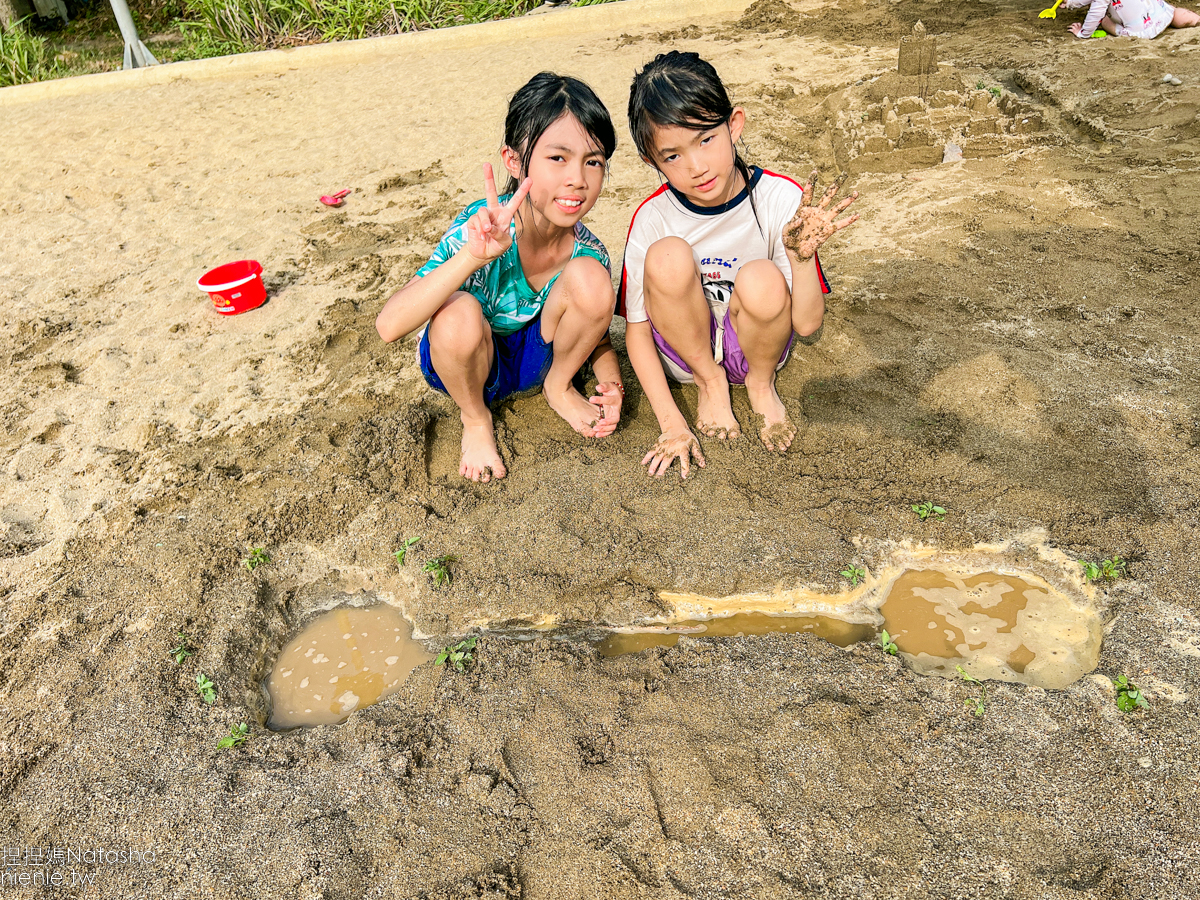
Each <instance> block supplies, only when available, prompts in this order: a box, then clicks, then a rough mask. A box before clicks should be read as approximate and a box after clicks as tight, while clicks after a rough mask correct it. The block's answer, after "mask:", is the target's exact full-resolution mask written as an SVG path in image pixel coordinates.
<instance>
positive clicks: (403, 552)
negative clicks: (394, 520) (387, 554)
mask: <svg viewBox="0 0 1200 900" xmlns="http://www.w3.org/2000/svg"><path fill="white" fill-rule="evenodd" d="M420 540H421V538H420V537H419V536H418V537H415V538H405V539H404V546H403V547H401V548H400V549H399V550H397V551H395V552H394V553H393V554H392V555H393V556H395V557H396V562H397V563H398V564H399V565H404V560H405V559H406V558H407V557H408V551H409V550H411V549H412V548H413V547H415V546H416V545H417V544H418V543H419V542H420Z"/></svg>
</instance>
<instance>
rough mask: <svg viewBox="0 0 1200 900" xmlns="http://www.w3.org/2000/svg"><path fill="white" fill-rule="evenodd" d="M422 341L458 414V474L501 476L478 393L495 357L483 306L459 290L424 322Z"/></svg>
mask: <svg viewBox="0 0 1200 900" xmlns="http://www.w3.org/2000/svg"><path fill="white" fill-rule="evenodd" d="M425 340H427V341H428V342H429V359H430V362H431V363H432V364H433V369H434V371H435V372H436V373H437V376H438V378H440V379H441V382H442V384H443V385H444V386H445V388H446V393H447V394H449V395H450V397H451V399H452V400H454V402H455V403H457V404H458V408H459V411H460V414H461V416H462V423H463V437H462V462H461V463H460V465H459V469H458V471H459V474H460V475H462V476H463V477H465V478H470V479H471V480H472V481H490V480H491V477H492V475H495V476H496V477H497V478H503V477H504V476H505V474H506V470H505V468H504V461H503V460H502V459H501V458H500V452H499V451H498V450H497V449H496V435H495V433H494V431H493V427H492V411H491V410H490V409H488V405H487V403H486V401H485V400H484V396H483V389H484V385H485V384H486V382H487V378H488V374H489V373H490V371H491V367H492V359H493V357H494V355H495V348H494V347H493V346H492V328H491V325H489V324H488V321H487V319H486V318H485V317H484V315H483V307H481V306H480V305H479V301H478V300H476V299H475V298H474V297H473V296H471V295H470V294H468V293H466V292H465V291H456V292H455V293H453V294H451V295H450V299H449V300H447V301H446V302H445V303H444V304H443V305H442V308H441V309H439V310H438V311H437V312H436V313H434V314H433V318H432V319H430V320H429V329H428V331H427V332H426V335H425Z"/></svg>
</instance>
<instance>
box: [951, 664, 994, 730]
mask: <svg viewBox="0 0 1200 900" xmlns="http://www.w3.org/2000/svg"><path fill="white" fill-rule="evenodd" d="M954 668H956V669H958V674H959V675H961V676H962V680H963V682H964V683H965V684H973V685H975V686H976V687H978V688H979V696H978V697H968V698H967V699H966V701H965V702H964V704H963V705H964V706H965V707H966V708H967V709H969V710H970V711H971V715H973V716H975V718H977V719H982V718H983V716H984V713H986V712H987V685H986V684H984V683H983V682H982V681H980V680H979V679H978V678H976V677H975V676H974V675H972V674H970V673H969V672H968V671H967V670H966V669H964V668H963V667H962V666H955V667H954Z"/></svg>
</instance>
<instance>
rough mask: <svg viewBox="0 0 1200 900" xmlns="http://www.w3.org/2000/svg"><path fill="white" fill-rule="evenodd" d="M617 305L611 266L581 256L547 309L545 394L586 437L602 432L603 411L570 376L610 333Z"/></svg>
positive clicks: (544, 314) (564, 275) (557, 285)
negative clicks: (550, 353)
mask: <svg viewBox="0 0 1200 900" xmlns="http://www.w3.org/2000/svg"><path fill="white" fill-rule="evenodd" d="M616 304H617V297H616V294H614V293H613V288H612V281H611V280H610V279H609V275H608V270H607V269H605V268H604V266H603V265H602V264H601V263H600V262H599V260H595V259H592V258H591V257H590V256H579V257H576V258H575V259H572V260H571V261H570V262H568V263H567V265H566V268H564V269H563V270H562V274H561V275H559V276H558V281H556V282H555V283H554V287H553V288H551V289H550V296H549V297H548V298H547V300H546V305H545V306H544V307H543V308H542V326H541V327H542V340H544V341H545V342H546V343H548V344H553V345H554V362H553V363H551V364H550V371H549V372H548V373H547V374H546V382H545V384H543V385H542V393H543V395H544V396H545V398H546V403H547V404H548V405H549V406H550V408H551V409H552V410H554V411H555V412H556V413H558V414H559V415H560V416H562V417H563V419H565V420H566V423H567V424H568V425H570V426H571V427H572V428H574V429H575V430H576V431H578V432H579V433H580V434H582V435H583V436H584V437H596V436H597V432H596V426H597V420H598V419H599V417H600V411H599V410H598V409H597V408H596V404H594V403H589V402H588V400H587V398H586V397H584V396H583V395H582V394H580V393H579V391H577V390H575V387H574V385H572V384H571V379H572V378H573V377H574V375H575V373H576V372H578V371H579V367H580V366H582V365H583V363H584V361H585V360H586V359H587V358H588V357H589V356H590V355H591V353H592V351H593V350H595V349H596V345H597V344H599V343H600V340H601V338H603V337H604V335H606V334H607V333H608V326H609V325H611V324H612V317H613V309H614V308H615V307H616ZM605 433H607V432H605Z"/></svg>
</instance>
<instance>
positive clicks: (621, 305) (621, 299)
mask: <svg viewBox="0 0 1200 900" xmlns="http://www.w3.org/2000/svg"><path fill="white" fill-rule="evenodd" d="M668 187H669V185H666V184H664V185H662V186H661V187H660V188H659V189H658V190H657V191H655V192H654V193H653V194H651V195H650V196H649V197H647V198H646V199H645V200H643V201H642V202H641V203H639V204H638V208H637V209H635V210H634V211H633V216H632V217H631V218H630V220H629V230H628V231H627V232H625V247H626V250H628V248H629V235H631V234H633V223H634V221H635V220H636V219H637V214H638V213H640V212H641V211H642V207H643V206H645V205H646V204H647V203H649V202H650V201H651V200H653V199H654V198H655V197H657V196H658V195H659V194H661V193H663V192H664V191H666V190H667V188H668ZM627 275H628V273H627V272H626V269H625V256H624V254H622V256H621V287H620V289H619V290H618V291H617V315H618V316H620V317H621V318H622V319H624V318H626V316H625V282H626V278H627Z"/></svg>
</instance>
